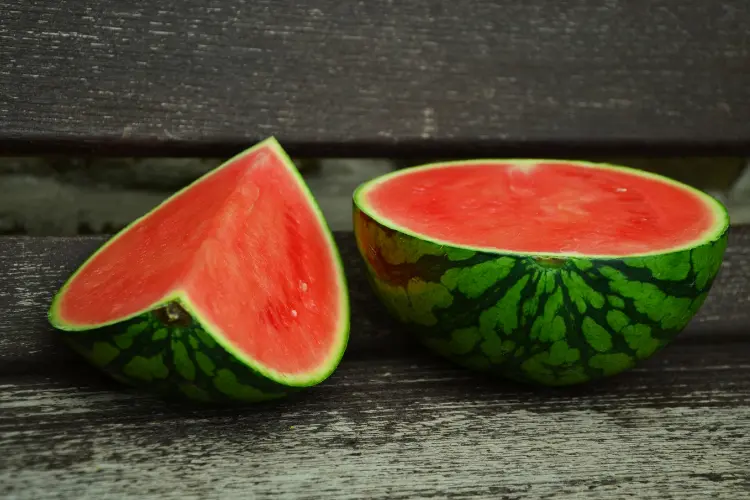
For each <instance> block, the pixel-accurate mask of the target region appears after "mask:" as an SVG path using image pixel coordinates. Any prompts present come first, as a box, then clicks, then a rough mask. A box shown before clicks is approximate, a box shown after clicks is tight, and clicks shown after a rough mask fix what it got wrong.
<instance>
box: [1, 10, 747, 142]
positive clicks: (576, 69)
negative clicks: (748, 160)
mask: <svg viewBox="0 0 750 500" xmlns="http://www.w3.org/2000/svg"><path fill="white" fill-rule="evenodd" d="M0 12H2V23H0V46H2V50H0V144H2V146H3V148H5V149H6V150H9V149H14V150H19V151H20V150H24V151H31V152H34V153H36V152H38V150H39V148H40V147H44V148H47V149H48V150H72V149H77V150H82V149H83V150H87V149H96V150H97V151H101V152H105V153H107V154H110V153H113V152H121V153H125V154H155V153H163V154H167V153H170V154H177V153H186V154H187V153H192V154H204V153H208V152H210V154H212V155H213V154H220V155H223V154H225V153H229V152H230V151H236V150H237V149H239V148H240V147H244V146H246V145H248V144H249V143H252V142H254V141H256V140H258V139H260V138H264V137H266V136H268V135H276V136H277V137H278V138H279V139H280V140H281V141H282V143H283V144H285V145H286V146H288V147H289V148H290V149H291V150H292V151H293V152H294V153H295V154H313V155H344V154H347V155H352V154H356V155H376V156H381V155H402V154H419V153H422V154H456V155H462V156H463V155H466V154H471V155H477V154H499V153H500V152H503V153H508V154H515V153H521V152H528V153H529V154H540V152H543V153H544V154H552V153H553V152H552V151H550V149H555V148H558V149H557V150H556V152H560V151H561V149H559V148H564V147H575V146H577V145H583V146H586V147H591V146H601V147H616V148H622V147H624V146H626V145H630V146H633V147H637V148H640V149H649V148H651V147H658V146H672V147H674V148H675V149H676V150H677V151H679V154H684V153H685V150H686V149H695V148H702V147H706V148H716V147H720V148H725V150H730V149H731V150H738V151H740V150H741V151H748V150H750V106H748V105H747V103H748V102H750V72H749V71H748V69H747V68H748V64H749V63H750V48H749V47H750V39H749V38H748V31H747V26H748V24H750V4H748V2H746V1H745V0H724V1H722V2H705V1H700V0H683V1H673V0H652V1H650V2H632V1H627V0H612V1H608V2H603V3H602V2H590V1H585V0H564V1H558V2H552V3H550V2H543V1H541V0H535V1H526V2H518V1H514V0H502V1H497V0H475V1H472V2H408V3H404V4H395V3H393V2H392V1H391V0H370V1H366V2H365V1H356V2H343V3H342V2H340V1H337V0H307V1H303V2H300V1H291V0H257V1H254V2H251V3H249V2H245V1H242V0H189V1H180V2H176V1H171V0H166V1H161V2H124V3H123V2H121V1H115V0H104V1H98V0H97V1H95V0H75V1H70V2H66V3H64V4H62V3H60V2H58V1H53V0H41V1H37V2H28V1H25V0H0ZM516 147H517V148H520V150H516V149H512V148H516ZM213 148H221V149H213ZM509 148H510V149H509ZM540 148H547V149H546V150H544V149H541V150H540ZM630 151H631V152H632V150H630Z"/></svg>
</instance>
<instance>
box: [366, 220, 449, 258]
mask: <svg viewBox="0 0 750 500" xmlns="http://www.w3.org/2000/svg"><path fill="white" fill-rule="evenodd" d="M368 230H369V231H371V234H372V235H373V236H374V238H375V244H376V245H377V248H378V250H379V252H380V256H381V257H382V258H383V260H385V261H386V262H387V263H389V264H391V265H394V266H397V265H400V264H409V263H414V262H416V261H418V260H419V259H420V258H421V257H423V256H425V255H441V254H444V253H445V251H444V250H443V248H442V247H441V246H439V245H436V244H434V243H430V242H428V241H422V240H419V239H417V238H410V237H405V236H400V235H398V234H394V233H386V232H385V231H383V230H382V229H380V228H378V227H377V226H373V225H368Z"/></svg>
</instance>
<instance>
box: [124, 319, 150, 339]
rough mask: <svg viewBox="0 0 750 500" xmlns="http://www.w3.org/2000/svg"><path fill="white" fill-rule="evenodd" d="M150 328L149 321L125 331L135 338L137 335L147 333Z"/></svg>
mask: <svg viewBox="0 0 750 500" xmlns="http://www.w3.org/2000/svg"><path fill="white" fill-rule="evenodd" d="M148 327H149V324H148V321H141V322H140V323H133V324H132V325H130V326H128V329H127V330H126V331H125V333H127V334H128V335H132V336H133V337H135V336H136V335H138V334H141V333H143V332H145V331H146V330H147V329H148Z"/></svg>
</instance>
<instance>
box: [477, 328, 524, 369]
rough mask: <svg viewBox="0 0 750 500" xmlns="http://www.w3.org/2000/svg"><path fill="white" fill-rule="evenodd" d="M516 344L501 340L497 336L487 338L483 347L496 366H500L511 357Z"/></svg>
mask: <svg viewBox="0 0 750 500" xmlns="http://www.w3.org/2000/svg"><path fill="white" fill-rule="evenodd" d="M515 348H516V343H515V342H513V341H512V340H501V339H500V338H498V337H497V336H494V335H493V336H491V337H488V338H486V339H485V340H484V341H483V342H482V345H481V349H482V352H483V353H484V354H485V356H487V357H488V358H489V360H490V361H491V362H492V363H494V364H500V363H502V362H503V361H505V360H506V359H507V358H509V357H510V354H511V353H512V352H513V349H515Z"/></svg>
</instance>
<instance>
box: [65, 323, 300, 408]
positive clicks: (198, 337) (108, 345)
mask: <svg viewBox="0 0 750 500" xmlns="http://www.w3.org/2000/svg"><path fill="white" fill-rule="evenodd" d="M63 338H64V339H65V340H66V341H67V342H68V344H70V345H71V346H72V347H73V349H74V350H75V351H77V352H78V353H79V354H81V355H82V356H83V357H84V358H86V359H87V360H88V361H89V362H90V363H91V364H93V365H94V366H96V367H98V368H100V369H101V370H103V371H104V372H105V373H107V374H108V375H110V376H111V377H112V378H114V379H116V380H118V381H120V382H122V383H125V384H127V385H129V386H132V387H135V388H138V389H143V390H146V391H148V392H151V393H155V394H159V395H161V396H164V397H167V398H176V399H188V400H193V401H198V402H206V403H208V402H210V403H233V402H250V403H257V402H262V401H268V400H273V399H279V398H282V397H284V396H286V395H288V394H289V393H290V392H292V391H295V390H299V388H295V387H289V386H287V385H284V384H280V383H278V382H275V381H274V380H272V379H270V378H269V377H267V376H266V375H265V374H263V373H262V372H260V371H258V370H256V369H254V368H253V367H252V366H249V365H248V364H246V363H243V362H242V361H240V360H239V359H238V358H237V356H235V355H233V354H232V353H230V352H229V351H227V350H226V349H224V348H223V347H222V346H221V345H220V344H219V343H218V342H216V340H215V337H214V336H213V335H212V334H211V333H209V332H208V331H207V330H205V329H204V328H203V327H201V326H200V324H199V323H197V322H193V323H192V324H191V325H190V326H166V325H164V324H163V323H162V322H161V321H160V320H159V319H158V317H157V316H156V315H155V314H154V313H152V312H148V313H144V314H142V315H140V316H137V317H135V318H131V319H129V320H127V321H125V322H123V323H118V324H115V325H110V326H106V327H103V328H100V329H97V330H92V331H89V332H65V333H63Z"/></svg>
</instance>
